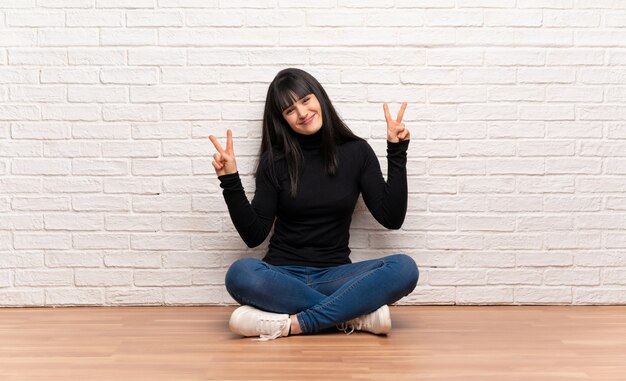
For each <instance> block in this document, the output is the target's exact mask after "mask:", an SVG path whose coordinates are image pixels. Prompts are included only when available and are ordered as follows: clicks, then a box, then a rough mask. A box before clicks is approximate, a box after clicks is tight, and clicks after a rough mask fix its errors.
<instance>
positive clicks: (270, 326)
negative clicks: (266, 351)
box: [254, 319, 287, 341]
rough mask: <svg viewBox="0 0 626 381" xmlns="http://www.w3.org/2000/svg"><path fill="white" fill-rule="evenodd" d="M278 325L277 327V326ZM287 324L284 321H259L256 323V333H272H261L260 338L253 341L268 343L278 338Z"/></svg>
mask: <svg viewBox="0 0 626 381" xmlns="http://www.w3.org/2000/svg"><path fill="white" fill-rule="evenodd" d="M277 324H278V325H277ZM286 324H287V321H286V320H281V321H276V320H272V319H260V320H259V321H258V323H257V326H256V330H257V332H259V333H261V332H272V333H270V334H267V333H261V335H260V338H258V339H254V340H256V341H268V340H274V339H277V338H279V337H280V336H281V335H282V333H283V330H284V329H285V326H286Z"/></svg>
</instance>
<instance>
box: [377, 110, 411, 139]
mask: <svg viewBox="0 0 626 381" xmlns="http://www.w3.org/2000/svg"><path fill="white" fill-rule="evenodd" d="M383 109H384V110H385V119H387V140H388V141H390V142H391V143H398V142H401V141H404V140H409V139H410V138H411V133H410V132H409V130H408V129H407V128H406V127H405V126H404V123H402V117H403V116H404V110H405V109H406V102H402V106H401V107H400V112H398V117H397V118H396V120H393V118H392V117H391V114H390V113H389V106H387V103H383Z"/></svg>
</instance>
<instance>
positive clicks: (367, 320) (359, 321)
mask: <svg viewBox="0 0 626 381" xmlns="http://www.w3.org/2000/svg"><path fill="white" fill-rule="evenodd" d="M337 328H338V329H339V330H340V331H343V332H345V333H346V334H348V335H349V334H351V333H352V332H354V331H355V330H357V331H367V332H371V333H375V334H377V335H380V334H384V335H386V334H387V333H389V331H391V314H390V313H389V306H387V305H386V304H385V305H384V306H382V307H380V308H379V309H377V310H376V311H374V312H372V313H369V314H367V315H363V316H359V317H358V318H355V319H352V320H349V321H347V322H344V323H341V324H339V325H337ZM348 329H349V330H350V332H348Z"/></svg>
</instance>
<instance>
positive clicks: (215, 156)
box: [213, 153, 224, 163]
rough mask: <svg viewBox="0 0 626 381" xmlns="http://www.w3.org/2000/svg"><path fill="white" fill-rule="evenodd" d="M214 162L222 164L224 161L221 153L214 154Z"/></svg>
mask: <svg viewBox="0 0 626 381" xmlns="http://www.w3.org/2000/svg"><path fill="white" fill-rule="evenodd" d="M213 160H215V161H216V162H217V163H221V162H222V161H224V159H223V158H222V155H220V154H219V153H214V154H213Z"/></svg>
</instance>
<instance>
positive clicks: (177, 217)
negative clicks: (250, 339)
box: [0, 0, 626, 306]
mask: <svg viewBox="0 0 626 381" xmlns="http://www.w3.org/2000/svg"><path fill="white" fill-rule="evenodd" d="M290 66H295V67H300V68H303V69H305V70H308V71H309V72H311V73H312V74H313V75H314V76H316V78H318V79H319V80H320V82H321V83H322V84H323V85H324V86H325V88H326V89H327V91H328V93H329V94H330V96H331V99H332V100H333V101H334V104H335V105H336V106H337V108H338V110H339V111H340V113H341V115H342V116H343V117H344V119H345V120H346V121H347V122H348V124H349V125H350V126H351V127H352V128H353V129H354V131H356V132H357V134H359V135H361V136H363V137H365V138H367V139H368V140H369V141H370V143H371V144H372V146H373V147H374V149H375V150H376V152H377V154H378V155H379V157H380V159H381V164H382V167H383V169H384V170H386V167H387V163H386V161H385V159H384V157H385V137H386V135H385V125H384V119H383V113H382V107H381V104H382V102H388V103H390V104H391V105H392V106H391V108H392V110H393V109H395V110H397V109H398V106H399V104H400V103H401V102H402V101H407V102H408V103H409V106H408V108H407V111H406V114H405V122H406V124H407V126H408V127H409V128H410V129H411V135H412V140H413V141H412V142H411V147H410V151H409V161H408V174H409V210H408V214H407V218H406V221H405V224H404V225H403V227H402V229H401V230H399V231H387V230H385V229H384V228H382V227H381V226H380V225H378V224H377V223H376V221H375V220H374V219H373V218H372V217H371V215H370V214H369V212H368V211H367V210H366V208H365V206H364V204H363V203H362V201H359V203H358V204H357V210H356V212H355V215H354V219H353V225H352V231H351V247H352V248H353V255H352V259H353V261H358V260H364V259H371V258H376V257H380V256H383V255H388V254H392V253H397V252H404V253H407V254H409V255H411V256H412V257H413V258H414V259H415V260H416V262H417V263H418V265H419V266H420V269H421V278H420V282H419V284H418V287H417V289H416V290H415V292H414V293H412V294H411V295H409V296H407V297H406V298H404V299H403V300H402V301H401V302H400V303H401V304H455V303H456V304H625V303H626V280H625V279H626V196H625V193H626V177H625V175H626V169H624V168H626V121H625V120H626V107H624V102H625V101H626V1H614V0H604V1H599V0H395V1H394V0H369V1H354V0H326V1H304V2H303V1H283V0H259V1H217V0H213V1H210V0H141V1H139V0H132V1H131V0H115V1H113V0H4V1H1V0H0V306H54V305H59V306H61V305H63V306H65V305H165V304H167V305H185V304H228V303H233V300H232V299H231V298H230V297H229V296H228V294H227V293H226V291H225V289H224V287H223V280H224V274H225V272H226V270H227V269H228V266H229V265H230V264H231V263H232V262H233V261H234V260H236V259H237V258H241V257H248V256H256V257H261V256H262V255H263V254H264V252H265V250H266V247H267V242H266V243H265V244H264V245H262V246H261V247H259V248H256V249H248V248H247V247H246V246H245V244H244V243H243V241H242V240H241V239H240V237H239V236H238V235H237V232H236V230H235V229H234V227H233V225H232V223H231V221H230V218H229V216H228V212H227V209H226V206H225V203H224V200H223V198H222V196H221V188H219V182H218V180H217V179H216V176H215V173H214V170H213V168H212V166H211V154H212V153H213V148H212V145H211V144H210V142H209V140H208V138H207V137H208V135H209V134H214V135H216V136H218V137H220V138H221V139H223V138H224V137H225V133H226V129H228V128H230V129H232V130H233V132H234V136H235V150H236V152H237V155H238V164H239V170H240V172H241V173H242V175H243V182H244V186H245V187H246V190H247V191H248V195H249V196H250V198H251V197H252V194H253V190H254V188H253V184H254V179H253V177H252V171H253V168H254V163H255V159H256V157H255V154H256V152H257V149H258V147H259V144H260V136H261V135H260V133H261V131H260V128H261V116H262V110H263V102H264V98H265V93H266V90H267V85H268V83H269V82H270V81H271V80H272V78H273V77H274V75H275V74H276V73H277V72H278V71H279V70H281V69H283V68H285V67H290Z"/></svg>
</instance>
